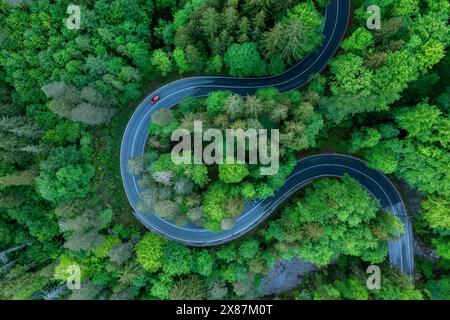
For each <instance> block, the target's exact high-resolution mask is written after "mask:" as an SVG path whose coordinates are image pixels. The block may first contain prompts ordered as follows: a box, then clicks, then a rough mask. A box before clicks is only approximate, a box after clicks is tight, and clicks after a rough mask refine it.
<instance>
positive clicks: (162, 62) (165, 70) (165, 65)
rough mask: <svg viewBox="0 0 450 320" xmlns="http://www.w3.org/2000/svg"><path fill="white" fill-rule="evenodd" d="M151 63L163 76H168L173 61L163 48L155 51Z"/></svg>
mask: <svg viewBox="0 0 450 320" xmlns="http://www.w3.org/2000/svg"><path fill="white" fill-rule="evenodd" d="M151 64H152V66H153V67H154V68H155V69H156V70H158V71H159V72H160V73H161V75H162V76H166V75H167V74H169V73H170V72H171V71H172V61H170V59H169V56H168V55H167V53H166V52H165V51H164V50H162V49H158V50H155V51H154V52H153V54H152V57H151Z"/></svg>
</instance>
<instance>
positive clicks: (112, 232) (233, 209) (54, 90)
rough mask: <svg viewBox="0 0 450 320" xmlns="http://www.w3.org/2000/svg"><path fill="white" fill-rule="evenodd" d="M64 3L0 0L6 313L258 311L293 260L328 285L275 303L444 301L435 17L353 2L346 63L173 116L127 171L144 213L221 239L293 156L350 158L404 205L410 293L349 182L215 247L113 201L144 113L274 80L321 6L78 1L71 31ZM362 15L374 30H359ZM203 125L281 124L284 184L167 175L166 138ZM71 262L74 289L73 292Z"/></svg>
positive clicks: (444, 71) (378, 223) (447, 143)
mask: <svg viewBox="0 0 450 320" xmlns="http://www.w3.org/2000/svg"><path fill="white" fill-rule="evenodd" d="M11 3H13V4H14V6H12V5H11ZM69 3H71V1H69V0H55V1H51V0H35V1H32V2H31V3H28V1H26V3H22V2H21V1H5V0H0V44H1V46H0V298H1V299H47V300H53V299H223V298H231V299H242V298H247V299H253V298H257V297H261V296H264V295H265V292H264V290H263V289H262V286H261V283H262V282H263V281H264V279H265V278H266V277H267V274H268V273H269V271H270V270H271V269H272V268H273V267H274V266H275V265H276V264H277V262H278V261H280V260H288V259H292V258H293V257H297V258H299V259H302V260H306V261H310V262H313V263H315V264H316V265H317V266H319V267H321V268H322V269H321V270H320V271H317V272H314V273H312V274H310V275H308V276H307V277H306V278H305V279H304V281H303V282H302V284H301V285H300V286H299V287H297V288H294V289H291V290H289V291H287V292H285V293H283V294H281V295H280V297H281V298H289V299H300V300H302V299H450V296H449V293H450V275H449V270H450V233H449V232H450V212H449V208H450V152H449V149H450V119H449V112H450V87H449V83H450V74H449V71H448V70H450V57H449V55H448V53H447V50H448V46H449V39H450V37H449V27H448V24H447V23H448V20H449V15H450V4H449V3H448V1H447V0H372V1H361V0H359V1H352V6H353V9H354V15H353V19H352V24H351V26H350V28H349V30H348V34H347V37H346V39H345V40H344V42H343V43H342V46H341V49H340V51H339V52H338V53H337V55H336V56H335V57H334V58H333V59H332V60H331V61H330V65H329V67H328V68H327V69H325V70H324V71H323V72H322V73H321V74H320V75H317V76H316V77H315V78H314V79H312V81H311V82H310V84H309V85H307V86H306V87H304V88H301V89H299V90H294V91H292V92H289V93H284V94H281V93H278V92H276V90H261V91H259V92H258V93H257V94H256V95H254V96H249V97H238V96H235V95H232V94H230V93H228V92H217V93H212V94H211V95H210V96H209V97H208V98H206V99H186V100H184V101H183V102H182V103H181V104H180V105H179V106H178V107H177V108H176V109H174V110H173V112H162V113H160V114H159V115H157V116H156V117H155V119H154V120H155V121H154V122H153V123H152V124H151V125H150V127H149V130H150V132H151V134H150V137H151V138H150V139H149V141H148V146H147V153H146V157H145V158H144V159H130V163H129V169H130V170H131V171H133V172H136V173H138V174H142V175H143V176H144V177H145V179H143V180H142V186H141V188H142V189H143V190H146V191H147V195H148V197H147V199H148V201H144V203H142V204H141V206H142V209H143V210H148V209H151V210H155V211H158V210H157V209H158V208H160V209H161V210H160V211H159V214H161V215H165V216H166V217H168V218H171V219H174V220H176V221H177V222H178V223H180V224H184V223H187V222H191V223H198V224H201V225H204V226H205V227H207V228H209V229H212V230H220V229H223V228H227V224H228V226H229V225H230V224H232V223H233V218H235V217H236V215H237V214H238V213H239V211H240V208H241V207H242V204H243V202H244V201H248V200H252V199H257V198H258V199H260V198H264V197H267V196H270V195H271V194H273V192H275V191H276V190H277V189H278V188H279V187H280V186H281V185H282V182H283V180H284V178H285V177H286V176H287V175H289V173H290V171H291V170H292V166H293V163H295V159H296V158H300V157H302V156H305V155H309V154H315V153H319V152H321V151H335V152H341V153H347V154H353V155H356V156H358V157H360V158H363V159H365V160H366V161H367V163H368V164H369V166H371V167H373V168H376V169H378V170H380V171H382V172H384V173H385V174H387V175H389V177H390V178H391V179H392V181H393V182H394V183H395V184H396V186H397V187H398V188H399V190H400V191H401V193H402V197H403V198H404V200H405V203H406V205H407V210H408V213H409V215H410V216H411V220H412V222H413V224H414V232H415V238H416V241H417V246H418V248H417V252H416V269H417V270H416V272H417V274H416V276H415V277H414V280H415V282H414V284H413V283H412V281H411V279H408V278H407V277H405V276H402V275H400V274H399V273H398V272H397V271H396V270H393V269H391V268H390V266H389V263H388V261H387V239H390V238H392V236H393V235H394V234H395V233H396V232H398V231H399V230H402V228H403V226H402V224H401V222H400V221H398V220H397V219H395V218H393V217H392V216H391V215H389V214H387V213H386V212H384V211H383V210H382V209H381V208H380V207H379V204H378V203H377V202H376V201H374V200H373V199H372V198H371V197H370V196H369V195H368V194H367V192H366V191H365V190H363V189H362V188H361V187H360V186H359V184H358V183H357V182H356V181H354V180H353V179H352V178H350V177H345V178H344V179H341V180H333V179H322V180H318V181H316V182H315V183H313V184H312V185H310V186H309V187H307V188H306V189H304V190H302V191H301V192H299V193H298V194H297V195H296V196H295V197H293V198H292V199H290V200H289V202H287V203H286V204H285V205H284V206H283V207H282V208H281V209H280V210H278V212H277V213H276V214H274V215H273V217H272V219H271V220H269V221H268V222H267V223H266V224H265V225H264V226H261V227H260V228H258V229H256V230H255V231H253V232H252V233H250V234H249V235H247V236H246V237H244V238H243V239H241V240H238V241H234V242H232V243H230V244H228V245H224V246H221V247H217V248H210V249H193V248H190V247H186V246H184V245H182V244H180V243H178V242H173V241H168V240H166V239H165V238H162V237H160V236H158V235H156V234H154V233H152V232H148V231H147V230H145V229H144V228H143V227H142V226H141V225H140V224H139V223H138V222H137V221H136V220H135V219H134V217H133V215H132V213H131V210H132V209H131V207H130V205H129V204H128V201H127V199H126V197H125V195H124V192H123V191H122V181H121V176H120V170H119V164H118V162H119V161H118V154H119V148H120V142H121V138H122V134H123V131H124V128H125V126H126V123H127V121H128V119H129V118H130V116H131V114H132V112H133V111H134V109H135V107H136V105H137V104H138V103H139V102H140V99H142V98H143V97H144V96H146V94H147V93H148V92H151V91H152V90H154V89H155V88H157V87H159V86H161V85H163V84H165V83H168V82H170V81H172V80H174V79H177V78H179V77H184V76H187V75H191V74H221V75H232V76H260V75H267V74H276V73H279V72H281V71H283V70H284V69H285V68H287V67H288V66H289V65H291V64H292V63H294V62H296V61H298V60H300V59H301V58H302V57H304V56H305V55H306V54H307V53H308V52H311V51H312V50H314V49H315V48H316V46H317V45H318V44H319V43H321V41H322V38H321V30H322V26H323V22H324V21H323V20H324V10H325V9H324V8H325V6H326V4H327V1H324V0H320V1H318V0H317V1H312V0H306V1H300V0H298V1H295V0H289V1H278V0H228V1H225V0H224V1H219V0H182V1H175V0H113V1H110V0H108V1H107V0H99V1H89V0H80V1H78V3H79V5H80V6H81V14H82V23H81V30H69V29H67V28H66V26H65V22H64V21H65V19H66V18H67V13H66V10H67V6H68V4H69ZM371 4H378V5H379V6H380V7H381V9H382V28H381V29H380V30H368V29H367V28H366V19H367V17H368V16H367V14H366V8H367V6H368V5H371ZM274 106H276V108H275V107H274ZM197 119H200V120H202V121H204V122H205V123H208V124H210V125H211V126H218V127H219V128H228V127H234V128H248V127H256V128H259V127H262V128H271V127H274V126H279V127H280V133H281V150H280V152H281V154H280V156H281V158H280V159H281V162H280V164H281V170H280V172H279V174H277V175H275V176H273V177H260V176H258V174H257V173H255V170H253V169H254V168H253V169H252V168H251V167H246V166H243V165H232V164H225V165H222V166H220V165H219V166H212V167H206V166H201V165H200V166H192V167H173V166H170V165H169V164H168V160H170V159H169V158H168V157H167V152H168V150H169V149H168V137H169V134H170V132H169V130H172V129H173V128H175V127H178V126H181V127H183V128H187V129H189V128H191V125H192V122H193V121H194V120H197ZM164 183H166V185H164ZM225 198H226V199H232V201H227V205H228V207H227V208H225V207H224V206H223V201H224V200H223V199H225ZM169 209H170V210H169ZM169 211H170V212H169ZM373 263H376V264H378V265H380V266H381V267H382V272H383V273H382V274H383V278H382V279H383V280H382V281H383V282H382V288H381V289H380V290H375V291H373V290H368V289H367V287H366V286H365V281H366V276H367V275H366V273H365V271H366V268H367V266H368V265H369V264H373ZM72 265H78V266H80V268H81V279H82V285H81V289H80V290H69V289H68V288H67V286H66V280H67V278H68V276H69V274H70V268H68V267H70V266H72Z"/></svg>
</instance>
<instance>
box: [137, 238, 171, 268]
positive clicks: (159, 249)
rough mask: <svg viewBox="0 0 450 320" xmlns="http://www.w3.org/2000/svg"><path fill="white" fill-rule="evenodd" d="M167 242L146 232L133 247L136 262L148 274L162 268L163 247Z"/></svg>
mask: <svg viewBox="0 0 450 320" xmlns="http://www.w3.org/2000/svg"><path fill="white" fill-rule="evenodd" d="M166 244H167V240H165V239H164V238H162V237H160V236H157V235H156V234H154V233H151V232H148V233H146V234H145V236H144V237H143V238H142V239H141V240H140V241H139V242H138V244H137V245H136V247H135V251H136V260H137V262H139V263H140V264H141V266H142V267H143V268H144V269H145V270H148V271H150V272H155V271H158V270H159V269H161V267H162V266H163V260H162V258H163V256H164V247H165V246H166Z"/></svg>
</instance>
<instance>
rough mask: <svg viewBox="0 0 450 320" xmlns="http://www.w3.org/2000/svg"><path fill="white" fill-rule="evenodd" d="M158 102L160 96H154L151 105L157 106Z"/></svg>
mask: <svg viewBox="0 0 450 320" xmlns="http://www.w3.org/2000/svg"><path fill="white" fill-rule="evenodd" d="M158 100H159V96H154V97H153V98H151V99H150V103H151V104H155V103H156V101H158Z"/></svg>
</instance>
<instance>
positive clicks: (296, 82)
mask: <svg viewBox="0 0 450 320" xmlns="http://www.w3.org/2000/svg"><path fill="white" fill-rule="evenodd" d="M350 9H351V8H350V1H349V0H333V1H332V2H331V4H330V5H329V6H328V7H327V9H326V14H325V16H326V18H325V25H324V41H323V44H322V45H321V47H320V48H318V49H317V51H315V52H313V53H311V54H309V55H308V56H307V57H306V58H305V59H304V60H302V61H301V62H299V63H298V64H296V65H294V66H293V67H291V68H290V69H289V70H287V71H286V72H284V73H282V74H280V75H277V76H272V77H262V78H230V77H193V78H185V79H181V80H177V81H174V82H172V83H169V84H167V85H165V86H163V87H161V88H160V89H158V90H156V91H155V92H152V93H151V94H149V95H148V96H147V98H146V99H145V100H144V101H142V103H141V104H140V105H139V106H138V107H137V109H136V111H135V112H134V114H133V115H132V117H131V119H130V121H129V123H128V125H127V127H126V129H125V133H124V136H123V140H122V145H121V150H120V169H121V173H122V179H123V184H124V188H125V192H126V194H127V197H128V200H129V202H130V204H131V206H132V207H133V209H134V215H135V216H136V218H137V219H139V220H140V221H141V222H142V224H144V225H145V226H146V227H147V228H148V229H150V230H153V231H155V232H157V233H159V234H161V235H163V236H165V237H166V238H169V239H172V240H177V241H180V242H183V243H185V244H187V245H190V246H198V247H206V246H214V245H219V244H223V243H226V242H229V241H232V240H234V239H236V238H239V237H241V236H243V235H244V234H246V233H247V232H249V231H250V230H252V229H254V228H255V227H256V226H258V225H259V224H260V223H262V222H263V221H264V220H265V219H266V218H267V217H269V216H270V214H271V213H272V212H274V211H275V210H276V208H277V207H278V206H279V205H280V204H281V203H283V201H284V200H286V199H287V198H288V197H289V196H290V195H292V194H293V193H294V192H295V191H297V190H298V189H300V188H302V187H304V186H305V185H306V184H308V183H310V182H311V181H312V180H314V179H317V178H321V177H341V176H343V174H344V173H348V174H349V175H350V176H352V177H354V178H356V179H357V180H358V181H359V182H360V183H361V185H362V186H363V187H364V188H365V189H366V190H367V191H368V192H369V193H371V194H372V195H373V196H374V197H375V198H376V199H378V200H379V201H380V203H381V205H382V207H383V208H385V209H386V210H389V211H390V212H392V213H393V214H395V215H396V216H398V217H399V218H400V219H401V220H402V221H403V223H404V224H405V232H404V233H403V234H401V235H399V239H398V240H395V241H390V242H389V259H390V262H391V264H392V265H394V266H396V267H398V268H399V269H400V270H402V272H404V273H405V274H409V275H411V274H413V273H414V268H413V267H414V257H413V252H412V229H411V224H410V222H409V220H408V217H407V216H406V212H405V207H404V205H403V202H402V200H401V198H400V195H399V194H398V192H397V190H396V189H395V187H394V186H393V185H392V183H391V182H390V181H389V180H388V179H387V178H386V177H385V176H384V175H382V174H381V173H380V172H378V171H375V170H372V169H369V168H368V167H367V166H366V165H365V164H364V162H362V161H361V160H358V159H356V158H352V157H348V156H344V155H336V154H326V155H317V156H313V157H309V158H306V159H302V160H300V161H299V162H298V163H297V166H296V168H295V169H294V172H293V173H292V175H291V176H290V177H289V178H288V179H287V180H286V184H285V185H284V186H283V187H282V188H281V189H280V190H279V191H278V192H277V194H276V195H275V196H274V197H271V198H269V199H266V200H264V201H260V202H251V203H247V204H246V205H245V207H244V211H243V212H242V214H241V215H240V216H239V218H238V219H237V222H236V224H235V226H234V227H233V228H232V229H231V230H227V231H221V232H218V233H214V232H210V231H208V230H205V229H203V228H195V227H179V226H176V225H175V224H173V223H172V222H170V221H167V220H165V219H163V218H160V217H158V216H156V215H154V214H147V213H141V212H138V211H137V210H136V206H137V203H138V201H139V199H140V193H139V188H138V186H137V180H138V179H139V177H138V176H134V175H132V174H130V173H128V172H127V162H128V159H130V158H132V157H136V156H142V155H143V154H144V149H145V142H146V140H147V137H148V129H147V128H148V124H149V123H150V120H151V115H152V113H153V112H154V111H155V110H158V109H160V108H172V107H175V106H176V105H177V104H178V103H179V102H180V101H181V99H182V98H184V97H187V96H192V97H204V96H207V95H208V93H210V92H211V91H216V90H229V91H232V92H234V93H237V94H241V95H248V94H253V93H255V92H256V90H258V89H259V88H264V87H275V88H277V89H278V90H280V91H281V92H286V91H289V90H293V89H296V88H298V87H301V86H303V85H305V84H306V83H308V82H309V81H310V80H311V78H312V76H314V75H315V74H317V73H319V72H320V71H322V69H323V68H325V66H326V65H327V64H328V61H329V60H330V59H331V58H332V57H333V56H334V54H335V52H336V51H337V49H338V48H339V45H340V43H341V41H342V39H343V37H344V35H345V33H346V30H347V26H348V23H349V20H350V13H351V10H350ZM156 95H158V96H160V97H161V99H160V100H159V101H158V102H157V103H156V104H155V105H153V106H152V105H151V104H150V99H151V98H152V97H154V96H156Z"/></svg>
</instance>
